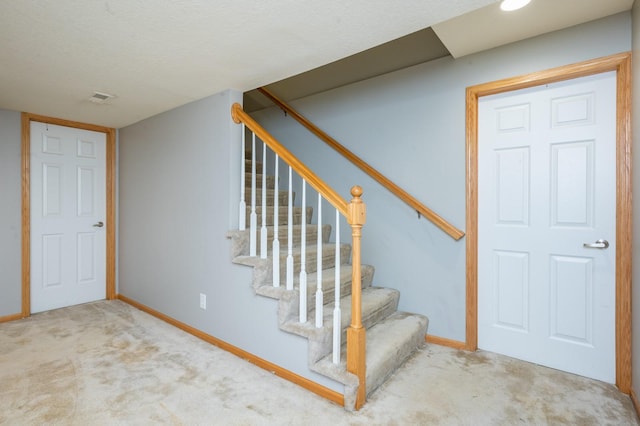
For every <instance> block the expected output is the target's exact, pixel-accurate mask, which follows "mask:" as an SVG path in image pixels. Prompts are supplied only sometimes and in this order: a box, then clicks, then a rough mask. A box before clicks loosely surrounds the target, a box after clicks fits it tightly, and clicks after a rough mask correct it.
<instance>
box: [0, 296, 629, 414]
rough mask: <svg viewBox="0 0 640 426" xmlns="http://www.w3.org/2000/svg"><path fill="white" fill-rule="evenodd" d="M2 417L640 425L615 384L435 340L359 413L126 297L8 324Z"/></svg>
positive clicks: (0, 339) (2, 348) (2, 340)
mask: <svg viewBox="0 0 640 426" xmlns="http://www.w3.org/2000/svg"><path fill="white" fill-rule="evenodd" d="M0 424H2V425H45V424H47V425H153V424H167V425H305V426H310V425H547V424H549V425H556V424H567V425H638V424H640V423H638V419H637V417H636V414H635V412H634V410H633V407H632V404H631V402H630V400H629V398H628V397H627V396H625V395H622V394H620V393H619V392H618V391H617V390H616V388H615V387H613V386H611V385H608V384H604V383H601V382H597V381H594V380H588V379H585V378H582V377H578V376H574V375H570V374H566V373H561V372H558V371H555V370H551V369H548V368H544V367H540V366H536V365H532V364H529V363H526V362H522V361H516V360H513V359H510V358H507V357H504V356H500V355H496V354H491V353H486V352H477V353H465V352H462V351H457V350H453V349H449V348H444V347H439V346H435V345H427V346H425V348H424V349H422V350H421V351H419V352H418V353H417V354H416V355H414V356H413V357H412V358H411V359H410V361H409V362H408V363H407V364H406V365H405V366H403V367H402V368H401V369H400V370H399V371H397V372H396V374H395V375H394V376H393V377H392V378H391V380H390V381H388V382H387V383H386V384H385V385H383V387H381V388H380V389H379V390H378V391H377V392H376V393H375V394H374V395H373V396H372V397H371V398H370V400H369V402H368V404H367V405H366V406H365V407H364V408H363V409H362V410H360V411H359V412H356V413H350V412H346V411H345V410H344V409H343V408H342V407H339V406H337V405H335V404H333V403H331V402H328V401H326V400H324V399H322V398H320V397H318V396H316V395H315V394H313V393H310V392H308V391H306V390H304V389H302V388H300V387H298V386H296V385H294V384H292V383H290V382H287V381H285V380H283V379H280V378H279V377H277V376H275V375H273V374H271V373H269V372H267V371H265V370H262V369H260V368H258V367H256V366H254V365H252V364H250V363H248V362H246V361H244V360H242V359H239V358H237V357H235V356H234V355H231V354H229V353H227V352H224V351H222V350H220V349H218V348H216V347H214V346H211V345H209V344H208V343H206V342H203V341H201V340H199V339H197V338H195V337H193V336H191V335H189V334H186V333H184V332H182V331H181V330H178V329H176V328H174V327H172V326H170V325H168V324H166V323H164V322H162V321H160V320H158V319H156V318H153V317H151V316H149V315H147V314H145V313H143V312H141V311H139V310H137V309H135V308H133V307H131V306H129V305H127V304H125V303H122V302H119V301H115V302H97V303H91V304H86V305H80V306H75V307H71V308H65V309H59V310H56V311H51V312H45V313H42V314H37V315H33V316H32V317H31V318H28V319H25V320H18V321H13V322H8V323H4V324H0Z"/></svg>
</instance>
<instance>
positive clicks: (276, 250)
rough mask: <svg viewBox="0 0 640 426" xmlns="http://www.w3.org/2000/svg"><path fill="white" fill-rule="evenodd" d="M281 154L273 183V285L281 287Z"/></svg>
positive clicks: (275, 167) (277, 161)
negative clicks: (279, 219) (279, 220)
mask: <svg viewBox="0 0 640 426" xmlns="http://www.w3.org/2000/svg"><path fill="white" fill-rule="evenodd" d="M279 160H280V156H279V155H278V154H276V161H275V166H274V174H275V183H274V184H273V190H274V191H275V193H276V196H275V197H276V202H275V203H274V204H273V248H272V253H273V286H274V287H280V239H279V238H278V214H279V206H280V195H279V194H280V191H279V189H278V179H279V176H278V175H279V173H280V172H279V170H280V168H279V165H280V161H279Z"/></svg>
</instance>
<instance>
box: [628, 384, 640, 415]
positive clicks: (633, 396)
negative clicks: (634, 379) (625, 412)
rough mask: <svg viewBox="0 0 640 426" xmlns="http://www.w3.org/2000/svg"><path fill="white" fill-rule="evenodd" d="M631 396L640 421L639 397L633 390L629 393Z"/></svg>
mask: <svg viewBox="0 0 640 426" xmlns="http://www.w3.org/2000/svg"><path fill="white" fill-rule="evenodd" d="M629 396H630V397H631V402H633V407H634V408H635V409H636V414H637V415H638V418H639V419H640V400H639V399H638V395H636V393H635V392H634V391H633V389H631V392H629Z"/></svg>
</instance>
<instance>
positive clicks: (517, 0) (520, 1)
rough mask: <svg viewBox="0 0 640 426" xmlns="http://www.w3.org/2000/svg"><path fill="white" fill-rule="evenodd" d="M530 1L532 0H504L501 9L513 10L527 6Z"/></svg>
mask: <svg viewBox="0 0 640 426" xmlns="http://www.w3.org/2000/svg"><path fill="white" fill-rule="evenodd" d="M530 1H531V0H502V3H500V9H502V10H504V11H505V12H511V11H513V10H518V9H521V8H523V7H525V6H526V5H528V4H529V2H530Z"/></svg>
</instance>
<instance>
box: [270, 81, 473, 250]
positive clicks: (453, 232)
mask: <svg viewBox="0 0 640 426" xmlns="http://www.w3.org/2000/svg"><path fill="white" fill-rule="evenodd" d="M258 90H259V91H260V93H262V94H263V95H265V96H266V97H267V98H269V99H270V100H271V101H272V102H273V103H275V104H276V105H277V106H279V107H280V108H282V109H283V110H284V111H285V112H286V113H287V114H289V115H291V116H292V117H293V118H294V119H295V120H296V121H298V122H299V123H300V124H302V125H303V126H304V127H306V128H307V129H308V130H309V131H310V132H311V133H313V134H314V135H316V136H317V137H318V138H320V139H321V140H322V141H323V142H325V143H326V144H327V145H329V146H330V147H331V148H333V149H335V150H336V151H337V152H338V153H339V154H341V155H342V156H344V157H345V158H346V159H347V160H349V161H351V162H352V163H353V164H354V165H356V166H357V167H359V168H360V169H361V170H363V171H364V172H365V173H367V174H368V175H369V176H371V177H372V178H373V179H375V180H376V181H377V182H378V183H380V184H381V185H382V186H384V187H385V188H387V189H388V190H389V191H391V193H392V194H394V195H395V196H397V197H398V198H400V199H401V200H402V201H404V202H405V203H406V204H408V205H409V206H410V207H411V208H413V209H414V210H416V211H417V212H418V214H420V215H422V216H424V217H425V218H427V219H429V220H430V221H431V222H433V223H434V224H435V225H436V226H437V227H438V228H440V229H442V230H443V231H444V232H445V233H447V234H448V235H449V236H450V237H452V238H453V239H455V240H459V239H460V238H462V237H463V236H464V232H463V231H461V230H460V229H458V228H456V227H455V226H453V225H451V224H450V223H449V222H447V221H446V220H444V219H443V218H442V217H441V216H439V215H438V214H437V213H435V212H434V211H433V210H431V209H430V208H428V207H427V206H425V205H424V204H422V203H421V202H420V201H418V200H417V199H416V198H415V197H413V196H412V195H411V194H409V193H408V192H407V191H405V190H404V189H402V188H400V187H399V186H398V185H396V184H395V183H394V182H392V181H391V180H389V179H388V178H387V177H386V176H384V175H383V174H382V173H380V172H379V171H377V170H376V169H374V168H373V167H372V166H370V165H369V164H368V163H367V162H365V161H364V160H362V159H361V158H360V157H358V156H357V155H355V154H354V153H353V152H351V151H350V150H348V149H347V148H345V147H344V146H343V145H342V144H340V142H338V141H337V140H335V139H334V138H332V137H331V136H329V135H328V134H327V133H326V132H324V131H323V130H322V129H320V128H319V127H318V126H316V125H315V124H313V123H312V122H311V121H309V120H308V119H307V118H306V117H304V116H303V115H302V114H300V113H299V112H298V111H296V110H295V109H293V108H292V107H291V106H290V105H288V104H287V103H285V102H284V101H282V100H281V99H280V98H278V97H277V96H276V95H274V94H273V93H272V92H270V91H269V89H267V88H265V87H260V88H258Z"/></svg>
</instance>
